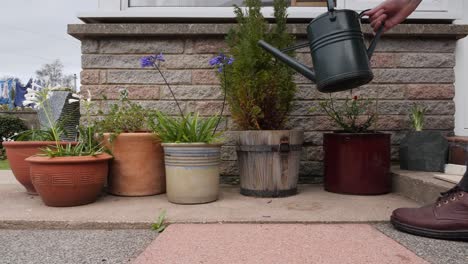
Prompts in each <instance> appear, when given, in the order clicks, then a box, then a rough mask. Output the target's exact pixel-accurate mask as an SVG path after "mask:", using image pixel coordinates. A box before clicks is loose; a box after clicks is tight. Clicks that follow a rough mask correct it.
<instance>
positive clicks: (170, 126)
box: [140, 53, 233, 204]
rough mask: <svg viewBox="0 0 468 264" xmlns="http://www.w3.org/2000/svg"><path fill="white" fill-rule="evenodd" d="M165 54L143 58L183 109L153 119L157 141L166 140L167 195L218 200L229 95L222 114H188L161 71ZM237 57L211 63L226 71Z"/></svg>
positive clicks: (178, 200) (173, 199) (174, 199)
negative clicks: (222, 129)
mask: <svg viewBox="0 0 468 264" xmlns="http://www.w3.org/2000/svg"><path fill="white" fill-rule="evenodd" d="M164 61H165V59H164V55H163V54H162V53H160V54H158V55H152V56H145V57H142V58H141V61H140V62H141V66H142V67H151V68H154V69H155V70H157V72H158V73H159V74H160V76H161V77H162V79H163V80H164V83H165V84H166V86H167V87H168V88H169V91H170V92H171V94H172V97H173V99H174V101H175V103H176V105H177V107H178V109H179V112H180V116H179V117H172V116H169V115H167V114H164V113H162V112H160V111H156V112H155V116H154V119H150V127H151V130H152V131H153V133H154V134H155V136H156V139H157V140H161V141H162V142H163V144H162V146H163V148H164V155H165V156H164V162H165V168H166V189H167V198H168V200H169V201H170V202H172V203H178V204H200V203H209V202H213V201H215V200H217V199H218V194H219V170H220V169H219V165H220V162H221V146H222V143H220V142H219V140H220V134H221V133H220V132H217V129H218V126H219V124H220V121H221V120H222V116H223V112H224V105H225V101H226V97H225V98H224V101H223V106H222V109H221V114H220V115H219V117H218V116H211V117H205V118H201V117H200V115H199V114H198V113H196V114H195V113H188V114H184V112H183V111H182V108H181V107H180V105H179V102H178V100H177V98H176V97H175V94H174V91H173V89H172V88H171V85H170V84H169V82H168V81H167V79H166V77H165V76H164V74H163V72H162V71H161V67H160V66H161V63H162V62H164ZM232 62H233V59H232V58H230V59H228V58H226V57H224V56H216V57H215V58H213V59H211V60H210V62H209V63H210V65H212V66H215V65H216V66H217V67H218V72H222V69H223V66H224V64H226V65H231V64H232Z"/></svg>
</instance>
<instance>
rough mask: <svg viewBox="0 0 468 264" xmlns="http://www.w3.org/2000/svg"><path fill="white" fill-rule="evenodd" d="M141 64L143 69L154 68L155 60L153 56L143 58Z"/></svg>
mask: <svg viewBox="0 0 468 264" xmlns="http://www.w3.org/2000/svg"><path fill="white" fill-rule="evenodd" d="M140 64H141V67H142V68H145V67H153V64H154V59H153V56H148V57H143V58H141V59H140Z"/></svg>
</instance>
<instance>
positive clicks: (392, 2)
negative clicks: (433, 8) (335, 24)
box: [364, 0, 421, 32]
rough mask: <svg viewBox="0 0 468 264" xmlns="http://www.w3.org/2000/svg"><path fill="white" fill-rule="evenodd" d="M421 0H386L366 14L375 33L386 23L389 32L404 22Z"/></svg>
mask: <svg viewBox="0 0 468 264" xmlns="http://www.w3.org/2000/svg"><path fill="white" fill-rule="evenodd" d="M419 3H421V0H386V1H385V2H383V3H382V4H380V5H378V6H377V7H375V8H373V9H372V10H369V11H367V12H365V13H364V14H365V15H367V16H369V20H370V25H371V27H372V28H373V29H374V31H375V32H377V30H378V29H379V28H380V26H381V25H382V23H384V22H385V29H384V31H387V30H389V29H391V28H392V27H394V26H396V25H398V24H400V23H401V22H403V21H404V20H405V19H406V18H407V17H408V16H409V15H411V13H413V11H414V10H415V9H416V8H417V7H418V5H419Z"/></svg>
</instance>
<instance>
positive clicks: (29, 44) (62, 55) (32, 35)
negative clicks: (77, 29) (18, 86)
mask: <svg viewBox="0 0 468 264" xmlns="http://www.w3.org/2000/svg"><path fill="white" fill-rule="evenodd" d="M1 2H2V5H1V9H0V10H1V11H2V12H1V15H0V78H2V77H3V76H5V75H12V76H16V77H19V78H20V79H21V80H22V81H23V82H27V80H28V79H29V78H34V77H35V72H36V70H38V69H39V68H41V66H42V65H44V64H46V63H51V62H53V61H54V60H56V59H60V60H61V61H62V63H63V64H64V66H65V68H64V73H66V74H75V73H76V74H77V76H79V73H80V71H81V46H80V42H79V41H78V40H77V39H75V38H73V37H71V36H69V35H68V34H67V24H76V23H82V22H81V21H80V20H79V19H78V18H77V15H78V13H81V12H89V11H96V10H97V6H98V0H1Z"/></svg>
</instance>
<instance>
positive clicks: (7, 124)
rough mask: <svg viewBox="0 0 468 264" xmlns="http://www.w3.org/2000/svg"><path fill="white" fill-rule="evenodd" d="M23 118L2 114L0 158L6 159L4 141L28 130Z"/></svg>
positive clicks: (0, 118)
mask: <svg viewBox="0 0 468 264" xmlns="http://www.w3.org/2000/svg"><path fill="white" fill-rule="evenodd" d="M27 129H28V128H27V127H26V125H25V124H24V122H23V120H21V119H20V118H18V117H15V116H11V115H0V160H3V159H6V155H5V151H4V149H3V145H2V144H1V143H2V142H3V141H10V140H11V139H12V138H13V137H15V136H16V135H18V134H19V133H21V132H23V131H25V130H27Z"/></svg>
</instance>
